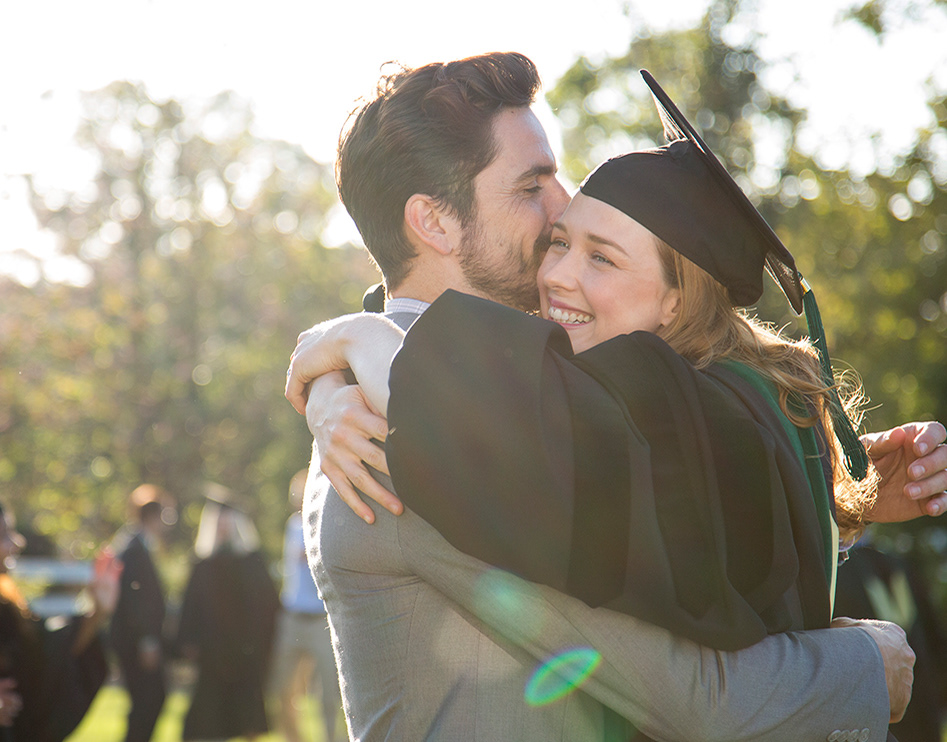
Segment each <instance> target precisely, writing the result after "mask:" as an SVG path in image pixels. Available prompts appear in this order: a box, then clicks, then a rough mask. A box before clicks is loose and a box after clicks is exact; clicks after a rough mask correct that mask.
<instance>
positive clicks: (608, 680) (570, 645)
mask: <svg viewBox="0 0 947 742" xmlns="http://www.w3.org/2000/svg"><path fill="white" fill-rule="evenodd" d="M395 319H396V321H397V320H398V319H401V318H395ZM370 504H371V505H372V507H373V510H374V511H375V514H376V521H375V524H374V525H371V526H369V525H367V524H366V523H364V522H363V521H362V520H361V519H360V518H358V516H356V515H355V514H354V513H353V512H352V511H351V510H350V509H349V508H348V506H346V505H345V504H344V503H343V502H342V501H341V499H340V498H339V497H338V495H336V493H335V492H334V490H332V489H331V487H329V486H328V483H327V481H326V480H325V478H324V477H322V476H321V475H319V472H318V458H317V456H316V455H315V452H314V456H313V465H312V467H311V469H310V477H309V482H308V484H307V495H306V504H305V509H304V518H305V520H306V523H307V524H308V525H307V529H306V530H307V546H308V548H309V558H310V564H311V565H312V567H313V572H314V575H315V578H316V582H317V584H318V586H319V589H320V593H321V594H322V597H323V599H324V600H325V602H326V607H327V610H328V615H329V624H330V628H331V632H332V640H333V647H334V650H335V654H336V661H337V664H338V668H339V675H340V685H341V688H342V695H343V704H344V708H345V714H346V718H347V721H348V724H349V732H350V736H351V737H352V738H353V739H358V740H366V741H368V740H406V741H413V740H484V741H486V740H490V741H491V742H493V741H495V740H511V741H512V740H516V741H520V740H537V741H538V740H543V741H546V740H602V739H606V738H607V735H608V734H609V731H612V732H614V728H613V727H610V726H609V724H610V717H609V712H608V711H607V710H606V707H608V708H610V709H613V710H614V711H616V712H618V713H619V714H621V715H622V716H624V717H626V718H628V719H630V720H631V721H633V722H634V723H635V725H636V726H638V727H639V728H640V729H641V730H642V731H643V732H644V733H646V734H648V735H649V736H650V737H653V738H654V739H656V740H668V741H670V740H688V741H691V740H721V742H735V741H737V740H793V741H794V742H796V741H801V742H804V741H805V740H813V742H815V741H816V740H818V741H819V742H821V741H822V740H826V739H827V738H828V736H829V735H831V734H832V733H833V732H834V731H836V730H843V731H844V730H853V729H854V730H858V731H861V730H868V737H867V738H868V739H871V740H883V739H885V735H886V730H887V719H888V706H887V690H886V687H885V682H884V670H883V666H882V662H881V657H880V654H879V652H878V650H877V647H876V646H875V644H874V642H873V641H872V639H871V638H870V637H869V636H868V635H867V634H866V633H865V632H864V631H862V630H861V629H831V630H825V631H815V632H803V633H795V634H782V635H776V636H772V637H769V638H767V639H766V640H764V641H763V642H761V643H760V644H757V645H755V646H753V647H750V648H748V649H745V650H742V651H740V652H731V653H725V652H718V651H714V650H711V649H707V648H705V647H700V646H698V645H696V644H694V643H692V642H688V641H686V640H682V639H678V638H676V637H674V636H672V635H670V634H669V633H668V632H666V631H664V630H663V629H660V628H658V627H655V626H652V625H649V624H646V623H644V622H642V621H639V620H637V619H634V618H632V617H630V616H626V615H622V614H618V613H615V612H613V611H609V610H606V609H601V608H598V609H593V608H590V607H588V606H587V605H585V604H584V603H582V602H581V601H578V600H576V599H574V598H571V597H569V596H566V595H563V594H561V593H557V592H556V591H554V590H551V589H549V588H547V587H544V586H541V585H535V584H532V583H528V582H525V581H523V580H520V579H518V578H516V577H514V576H512V575H509V574H508V573H504V572H501V571H499V570H496V569H495V568H492V567H491V566H490V565H487V564H485V563H483V562H480V561H479V560H477V559H474V558H473V557H470V556H467V555H465V554H462V553H460V552H458V551H457V550H456V549H454V548H453V547H452V546H450V544H448V543H447V542H446V541H445V540H444V539H443V538H442V537H441V536H440V534H438V533H437V532H436V531H435V530H434V529H433V528H432V527H431V526H430V525H428V524H427V523H426V522H425V521H423V520H421V519H420V518H419V517H417V516H416V515H415V514H414V513H412V512H411V511H406V512H405V513H404V514H403V515H402V516H400V517H397V518H396V517H394V516H392V515H390V514H389V513H387V511H384V510H382V509H381V508H380V507H376V506H374V504H373V503H370ZM576 648H580V649H581V648H592V649H593V650H594V652H595V653H596V654H594V655H592V658H593V663H594V662H597V663H598V664H597V665H595V669H594V671H593V672H592V673H591V675H589V676H588V677H587V678H586V679H585V680H584V681H583V682H582V683H581V685H580V687H579V689H576V690H573V691H572V692H568V693H565V694H564V695H562V697H560V698H558V699H557V700H554V701H551V702H547V703H542V702H540V703H535V702H529V701H527V699H526V689H527V686H528V684H529V683H530V680H531V678H532V677H533V675H534V672H535V671H536V670H537V669H538V668H541V667H544V666H549V663H550V660H551V659H553V658H555V657H558V656H562V655H563V653H565V652H568V651H570V650H574V649H576ZM585 656H588V654H586V655H585ZM559 685H560V688H561V687H562V684H559Z"/></svg>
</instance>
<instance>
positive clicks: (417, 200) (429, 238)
mask: <svg viewBox="0 0 947 742" xmlns="http://www.w3.org/2000/svg"><path fill="white" fill-rule="evenodd" d="M404 224H405V230H406V231H407V232H408V239H409V240H411V241H412V242H416V241H419V242H421V243H422V244H424V245H427V246H428V247H431V248H433V249H434V250H436V251H437V252H438V253H440V254H441V255H450V254H451V253H452V252H453V251H454V248H455V247H456V246H457V244H459V236H460V223H459V221H458V220H457V219H456V218H455V217H454V216H452V215H450V214H448V213H447V210H446V209H445V208H444V207H443V206H442V205H441V204H438V203H437V202H436V201H435V200H434V199H433V198H431V197H430V196H428V195H426V194H424V193H415V194H414V195H413V196H411V198H409V199H408V200H407V202H406V203H405V205H404Z"/></svg>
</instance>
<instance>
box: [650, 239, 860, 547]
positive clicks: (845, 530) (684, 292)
mask: <svg viewBox="0 0 947 742" xmlns="http://www.w3.org/2000/svg"><path fill="white" fill-rule="evenodd" d="M655 239H656V240H657V243H658V254H659V256H660V258H661V264H662V268H663V270H664V277H665V279H666V280H667V282H668V284H669V285H670V286H671V287H672V288H676V289H678V290H679V291H680V305H679V308H678V312H677V314H676V316H675V318H674V319H673V320H672V321H671V322H670V323H669V324H668V325H666V326H664V327H662V328H661V329H660V330H659V331H658V333H657V334H658V335H659V336H660V337H661V338H662V339H663V340H664V341H665V342H667V344H668V345H670V346H671V347H672V348H673V349H674V350H675V351H677V352H678V353H680V354H681V355H682V356H683V357H684V358H686V359H687V360H688V361H690V362H691V363H692V364H693V365H694V366H695V367H696V368H698V369H702V368H707V367H708V366H710V365H711V364H712V363H715V362H717V361H721V360H725V359H727V360H733V361H738V362H740V363H743V364H746V365H747V366H749V367H750V368H752V369H754V370H756V371H757V372H759V373H760V374H762V375H763V376H764V377H765V378H768V379H770V380H772V381H773V383H774V384H775V385H776V388H777V389H778V391H779V406H780V409H781V410H782V411H783V413H784V414H785V415H786V416H787V417H788V418H789V419H790V420H791V421H792V423H793V424H794V425H796V426H797V427H801V428H808V427H812V426H814V425H815V424H816V423H817V422H821V423H822V426H823V428H824V429H825V440H827V441H828V448H829V450H828V454H829V460H830V461H831V464H832V471H833V477H834V485H835V503H836V517H837V520H838V524H839V530H840V532H841V533H842V535H843V537H847V538H850V537H852V536H853V535H855V534H856V533H857V531H858V530H859V529H860V528H862V527H864V525H866V523H865V519H864V514H865V512H866V510H867V509H868V508H869V507H870V505H871V503H872V502H873V500H874V497H875V495H876V493H877V475H876V474H875V473H874V470H873V469H872V470H871V474H870V475H869V476H868V477H866V478H865V479H864V480H863V481H861V482H858V481H856V480H854V479H852V477H851V476H850V475H849V474H848V472H847V471H846V469H845V467H844V465H843V464H842V461H843V458H842V455H841V450H840V446H839V443H838V441H837V439H836V438H835V435H834V433H833V427H832V420H831V416H830V414H829V391H830V388H829V387H827V386H826V384H825V381H824V380H823V377H822V371H821V366H820V363H819V357H818V354H817V351H816V349H815V347H814V346H813V345H812V343H810V342H809V341H808V340H791V339H788V338H786V337H784V336H783V335H782V334H781V333H780V332H779V331H778V330H776V329H774V328H773V327H772V326H771V325H769V324H766V323H764V322H761V321H760V320H758V319H756V318H755V317H750V316H748V315H747V314H746V313H745V312H744V311H742V310H738V309H735V308H734V307H733V304H732V302H731V301H730V296H729V293H728V292H727V289H726V288H725V287H724V286H723V285H722V284H721V283H720V282H718V281H717V280H716V279H715V278H713V277H712V276H711V275H710V274H709V273H707V272H706V271H705V270H703V269H702V268H700V267H698V266H697V265H696V264H694V263H693V262H691V261H690V260H688V259H687V258H685V257H684V256H683V255H681V254H680V253H679V252H678V251H677V250H675V249H673V248H672V247H670V246H669V245H668V244H667V243H665V242H664V241H663V240H661V239H658V238H655ZM836 386H837V388H838V389H839V393H840V396H841V397H842V400H843V407H844V408H845V411H846V413H847V414H848V415H849V417H850V418H851V419H852V421H853V422H854V424H855V425H856V426H857V425H858V424H859V423H860V422H861V417H862V411H863V408H864V404H865V402H866V401H867V400H866V399H865V397H864V394H863V393H862V390H861V385H860V384H859V383H858V381H857V380H854V379H843V380H842V381H841V382H839V383H838V384H837V385H836Z"/></svg>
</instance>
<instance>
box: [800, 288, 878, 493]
mask: <svg viewBox="0 0 947 742" xmlns="http://www.w3.org/2000/svg"><path fill="white" fill-rule="evenodd" d="M802 287H803V288H804V289H805V293H804V294H803V296H802V305H803V311H804V312H805V315H806V325H808V327H809V339H810V340H811V341H812V343H813V345H815V347H816V350H817V351H818V353H819V360H820V362H821V363H822V377H823V378H824V380H825V384H826V386H827V387H829V390H830V391H829V412H830V414H831V416H832V425H833V427H834V428H835V437H836V438H838V441H839V443H841V444H842V453H843V455H844V456H845V467H846V468H847V469H848V472H849V474H851V475H852V477H854V478H855V479H858V480H861V479H864V478H865V476H866V475H867V474H868V454H867V453H866V452H865V447H864V446H863V445H862V444H861V441H860V440H858V436H857V435H856V433H855V429H854V428H853V427H852V421H851V420H849V418H848V415H846V414H845V410H844V409H843V408H842V401H841V400H840V399H839V396H838V389H837V388H836V386H835V377H834V376H833V374H832V362H831V361H830V360H829V348H828V344H827V343H826V341H825V328H824V327H823V326H822V315H821V314H820V313H819V305H818V304H816V301H815V294H813V293H812V288H811V287H810V286H809V284H808V283H806V280H805V279H804V278H803V279H802Z"/></svg>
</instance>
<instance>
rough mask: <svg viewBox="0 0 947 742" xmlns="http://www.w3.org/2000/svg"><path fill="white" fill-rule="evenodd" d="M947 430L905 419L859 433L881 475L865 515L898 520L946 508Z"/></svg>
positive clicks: (940, 512)
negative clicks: (888, 427)
mask: <svg viewBox="0 0 947 742" xmlns="http://www.w3.org/2000/svg"><path fill="white" fill-rule="evenodd" d="M945 439H947V430H945V429H944V426H943V425H942V424H941V423H938V422H924V423H908V424H906V425H900V426H898V427H897V428H892V429H891V430H886V431H884V432H881V433H871V434H868V435H863V436H862V437H861V441H862V444H863V445H864V446H865V448H866V449H867V451H868V456H869V458H870V459H871V461H872V463H873V464H874V466H875V468H876V469H877V470H878V473H879V474H880V475H881V483H880V484H879V486H878V498H877V500H876V501H875V504H874V506H873V507H872V509H871V511H870V512H868V513H866V514H865V516H866V518H867V519H868V520H869V521H874V522H878V523H897V522H901V521H905V520H911V519H913V518H917V517H919V516H921V515H941V514H942V513H944V512H945V511H947V492H945V490H947V445H945V443H944V441H945Z"/></svg>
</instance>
